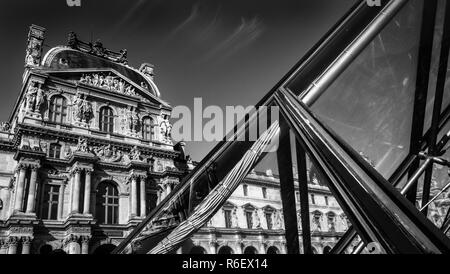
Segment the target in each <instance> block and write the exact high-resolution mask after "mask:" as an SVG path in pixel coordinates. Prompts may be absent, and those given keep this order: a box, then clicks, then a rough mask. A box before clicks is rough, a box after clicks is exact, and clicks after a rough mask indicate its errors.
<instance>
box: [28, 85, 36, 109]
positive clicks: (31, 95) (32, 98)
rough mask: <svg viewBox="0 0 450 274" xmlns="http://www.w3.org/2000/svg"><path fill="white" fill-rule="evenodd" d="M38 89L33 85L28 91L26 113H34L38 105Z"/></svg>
mask: <svg viewBox="0 0 450 274" xmlns="http://www.w3.org/2000/svg"><path fill="white" fill-rule="evenodd" d="M37 92H38V88H37V87H36V83H32V84H31V85H30V87H29V88H28V90H27V94H26V102H27V103H26V111H29V112H34V107H35V104H36V96H37Z"/></svg>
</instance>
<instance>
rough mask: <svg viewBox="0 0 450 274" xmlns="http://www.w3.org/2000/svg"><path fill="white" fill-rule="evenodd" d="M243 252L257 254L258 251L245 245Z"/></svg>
mask: <svg viewBox="0 0 450 274" xmlns="http://www.w3.org/2000/svg"><path fill="white" fill-rule="evenodd" d="M244 254H258V251H257V250H256V248H254V247H253V246H247V247H246V248H245V249H244Z"/></svg>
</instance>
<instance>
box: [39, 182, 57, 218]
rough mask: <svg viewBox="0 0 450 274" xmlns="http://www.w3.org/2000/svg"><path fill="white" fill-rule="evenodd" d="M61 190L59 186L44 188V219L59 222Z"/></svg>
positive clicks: (46, 186)
mask: <svg viewBox="0 0 450 274" xmlns="http://www.w3.org/2000/svg"><path fill="white" fill-rule="evenodd" d="M59 188H60V186H57V185H45V186H44V200H43V203H42V219H44V220H57V219H58V196H59Z"/></svg>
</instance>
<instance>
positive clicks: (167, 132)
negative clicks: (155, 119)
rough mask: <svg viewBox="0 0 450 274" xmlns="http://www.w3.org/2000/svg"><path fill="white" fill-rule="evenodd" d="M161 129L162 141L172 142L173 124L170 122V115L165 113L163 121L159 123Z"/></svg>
mask: <svg viewBox="0 0 450 274" xmlns="http://www.w3.org/2000/svg"><path fill="white" fill-rule="evenodd" d="M159 128H160V129H161V141H162V142H164V143H168V144H171V143H172V125H171V124H170V122H169V118H168V115H164V117H163V120H162V122H161V123H160V124H159Z"/></svg>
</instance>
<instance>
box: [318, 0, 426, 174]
mask: <svg viewBox="0 0 450 274" xmlns="http://www.w3.org/2000/svg"><path fill="white" fill-rule="evenodd" d="M422 4H423V1H419V0H413V1H409V2H408V4H407V5H406V6H405V7H404V8H403V9H402V10H401V11H400V12H399V13H398V14H397V15H396V17H395V18H394V19H393V20H392V21H391V22H390V23H389V24H388V25H387V26H386V27H385V28H384V29H383V31H382V32H381V33H380V34H379V35H378V36H377V37H376V38H375V39H374V40H373V41H372V42H371V43H370V44H369V46H368V47H367V48H365V49H364V51H363V52H362V53H361V54H360V55H359V56H358V57H357V58H356V59H355V60H354V61H353V63H352V64H351V65H350V66H349V67H348V68H347V69H346V70H345V71H344V72H343V74H342V75H340V76H339V78H338V79H337V80H336V81H335V82H334V83H333V84H332V85H331V86H330V87H329V88H328V90H327V91H326V92H325V93H324V94H323V95H322V96H321V97H320V98H319V99H318V100H317V101H316V102H315V103H314V105H313V106H312V107H311V108H312V110H313V111H314V112H315V113H316V114H317V115H318V116H319V118H320V119H321V120H322V121H323V122H325V123H326V124H327V125H329V126H330V127H331V128H332V129H333V130H334V131H335V132H336V133H337V134H338V135H340V136H341V137H342V138H344V140H345V141H347V142H348V143H349V144H350V145H351V146H352V147H353V148H354V149H355V150H356V151H357V152H359V153H360V154H361V155H362V156H363V158H365V159H366V160H367V161H368V162H369V163H371V164H372V165H373V166H374V167H375V168H376V169H377V170H378V171H379V172H380V173H381V174H382V175H383V176H385V177H388V176H390V175H391V174H392V172H393V171H394V170H395V168H396V167H397V166H398V165H399V163H400V162H401V161H402V160H403V159H404V158H405V156H406V155H407V154H408V152H409V147H410V138H411V128H412V114H413V105H414V92H415V84H416V70H417V56H418V45H419V36H420V26H421V6H422Z"/></svg>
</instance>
